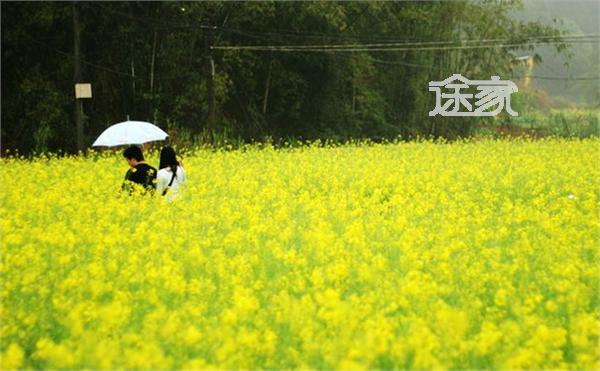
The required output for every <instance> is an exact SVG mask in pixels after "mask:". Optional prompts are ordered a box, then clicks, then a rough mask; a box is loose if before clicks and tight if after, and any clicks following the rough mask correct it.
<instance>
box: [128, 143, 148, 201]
mask: <svg viewBox="0 0 600 371" xmlns="http://www.w3.org/2000/svg"><path fill="white" fill-rule="evenodd" d="M123 157H125V159H126V160H127V163H128V164H129V166H130V167H131V168H130V169H129V170H128V171H127V173H126V174H125V180H124V181H123V184H122V185H121V189H122V190H124V191H128V192H129V193H130V194H131V193H133V191H134V190H136V189H139V190H140V191H141V193H147V192H150V193H152V192H153V191H154V189H156V168H154V167H152V166H150V165H148V164H147V163H146V161H144V154H143V153H142V150H141V149H140V147H137V146H130V147H128V148H127V149H126V150H125V151H123Z"/></svg>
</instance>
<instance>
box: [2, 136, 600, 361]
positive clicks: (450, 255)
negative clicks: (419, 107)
mask: <svg viewBox="0 0 600 371" xmlns="http://www.w3.org/2000/svg"><path fill="white" fill-rule="evenodd" d="M599 148H600V140H599V139H586V140H570V139H545V140H539V141H533V140H527V139H519V140H497V141H491V140H484V141H465V142H458V143H452V144H449V143H443V142H438V143H433V142H430V141H421V142H411V143H399V144H386V145H383V144H365V143H362V144H352V143H350V144H347V145H343V146H322V145H316V144H313V145H309V146H306V147H302V148H288V149H277V150H276V149H273V148H272V147H269V146H267V147H263V148H259V147H257V146H248V147H245V148H243V149H239V150H234V151H225V150H220V151H209V150H196V151H193V152H188V153H186V154H185V155H184V166H185V169H186V173H187V177H188V184H187V188H186V189H185V190H184V191H183V193H182V194H181V195H180V197H179V198H178V199H176V200H175V201H174V202H166V201H165V200H163V199H161V198H160V197H154V198H151V197H141V196H125V195H121V194H120V192H119V189H120V186H121V181H122V179H123V176H124V174H125V171H126V170H127V164H126V162H125V160H124V159H123V158H122V156H121V154H120V153H119V152H115V153H111V152H104V153H92V154H89V155H88V156H87V157H84V156H79V157H63V158H57V157H38V158H36V159H34V160H33V161H29V160H26V159H22V158H14V157H13V158H3V159H1V160H0V164H1V175H0V180H1V185H2V190H1V192H0V212H1V215H0V226H1V227H0V232H1V258H2V265H1V291H0V293H1V294H0V295H1V305H0V308H1V312H0V319H1V333H0V354H1V362H0V366H1V368H2V369H81V368H85V369H92V370H95V369H135V370H141V369H144V370H146V369H153V370H166V369H227V370H229V369H303V370H304V369H343V370H350V369H385V370H389V369H454V370H461V369H507V370H521V369H561V370H565V369H577V370H581V369H584V370H588V369H596V370H597V369H599V368H600V351H599V335H600V319H599V318H600V270H599V265H600V254H599V250H598V249H599V242H600V234H599V233H600V224H599V206H600V204H599V185H600V167H599V159H600V158H599V156H600V152H599ZM149 160H150V163H152V164H154V166H156V165H157V163H158V159H157V154H156V153H153V154H152V155H150V156H149Z"/></svg>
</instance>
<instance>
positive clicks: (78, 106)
mask: <svg viewBox="0 0 600 371" xmlns="http://www.w3.org/2000/svg"><path fill="white" fill-rule="evenodd" d="M80 47H81V25H80V23H79V4H78V3H77V2H76V1H75V2H73V52H74V53H73V54H74V56H75V71H74V73H73V83H74V84H76V83H80V82H81V55H80ZM83 119H84V118H83V102H82V100H81V99H75V131H76V133H77V150H83V149H84V148H85V147H84V143H83Z"/></svg>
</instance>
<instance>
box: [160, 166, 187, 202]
mask: <svg viewBox="0 0 600 371" xmlns="http://www.w3.org/2000/svg"><path fill="white" fill-rule="evenodd" d="M172 176H173V172H172V171H171V168H169V167H166V168H164V169H160V170H159V171H158V173H157V174H156V193H157V194H159V195H162V193H163V191H164V190H165V189H166V188H167V187H168V186H169V182H170V181H171V177H172ZM185 180H186V178H185V172H184V171H183V168H182V167H181V166H177V173H176V174H175V179H173V184H171V187H169V188H170V189H169V190H168V191H167V194H166V196H170V197H168V198H169V199H171V198H172V197H173V196H175V195H176V194H177V193H178V192H179V187H180V186H181V185H182V184H184V183H185Z"/></svg>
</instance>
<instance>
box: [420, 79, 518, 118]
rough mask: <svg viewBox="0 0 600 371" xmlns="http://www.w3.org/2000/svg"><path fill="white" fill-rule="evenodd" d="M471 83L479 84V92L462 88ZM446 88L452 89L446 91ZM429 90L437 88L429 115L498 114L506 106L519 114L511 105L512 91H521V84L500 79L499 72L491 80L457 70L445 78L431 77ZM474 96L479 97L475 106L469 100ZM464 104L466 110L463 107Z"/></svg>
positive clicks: (477, 86) (515, 114)
mask: <svg viewBox="0 0 600 371" xmlns="http://www.w3.org/2000/svg"><path fill="white" fill-rule="evenodd" d="M471 86H475V87H476V88H477V90H478V91H479V92H478V93H475V94H473V93H466V92H461V89H468V88H469V87H471ZM442 88H444V89H448V90H450V92H449V93H443V92H442ZM429 91H434V92H435V108H434V109H433V111H430V112H429V116H436V115H441V116H496V115H497V114H499V113H500V112H501V111H502V109H503V108H504V107H505V106H506V112H508V114H509V115H511V116H518V115H519V114H518V113H517V112H515V111H513V110H512V108H511V107H510V95H511V94H512V93H515V92H517V91H519V89H518V88H517V85H515V83H513V82H512V81H510V80H500V77H499V76H492V79H491V80H469V79H467V78H465V77H463V76H462V75H460V74H455V75H452V76H450V77H448V78H447V79H446V80H443V81H430V82H429ZM473 98H475V99H477V100H476V101H475V102H474V105H475V110H473V104H471V102H470V101H469V99H473ZM461 107H464V108H466V111H461ZM493 107H495V108H493ZM490 108H493V109H491V110H490Z"/></svg>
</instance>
